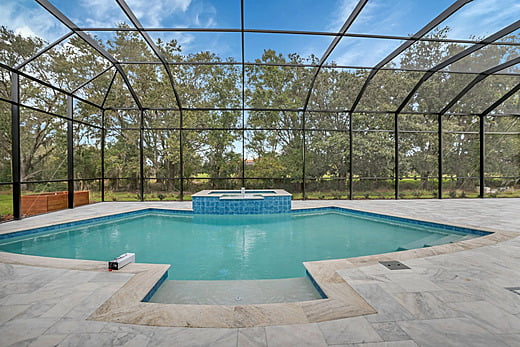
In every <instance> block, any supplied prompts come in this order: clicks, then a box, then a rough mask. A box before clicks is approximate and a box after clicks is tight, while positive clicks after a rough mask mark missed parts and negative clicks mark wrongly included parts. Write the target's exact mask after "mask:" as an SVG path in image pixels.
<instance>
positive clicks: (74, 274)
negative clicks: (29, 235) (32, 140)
mask: <svg viewBox="0 0 520 347" xmlns="http://www.w3.org/2000/svg"><path fill="white" fill-rule="evenodd" d="M319 206H339V207H345V208H354V209H360V210H365V211H373V212H378V213H383V214H390V215H395V216H402V217H411V218H418V219H423V220H430V221H436V222H441V223H446V224H455V225H461V226H468V227H474V228H481V229H484V230H494V231H497V232H496V233H495V234H492V235H490V236H486V237H484V238H480V239H476V240H467V241H463V242H460V243H457V244H450V245H443V246H436V247H431V248H425V249H421V250H413V251H405V252H399V253H392V254H386V255H381V256H370V257H361V258H353V259H347V260H338V261H323V262H312V263H307V264H306V266H307V268H308V269H309V271H310V272H311V274H313V276H315V278H316V280H317V281H318V282H319V283H320V285H322V288H323V289H324V290H325V291H326V293H327V294H329V296H330V297H331V298H335V299H333V300H341V298H344V299H345V300H347V299H348V300H351V299H353V300H352V301H353V302H354V304H352V305H351V304H350V303H351V302H352V301H348V300H347V301H348V302H342V305H343V306H341V305H340V307H342V310H343V311H336V308H337V307H338V306H337V305H332V306H331V303H330V301H327V300H318V301H316V302H315V303H313V302H306V303H300V305H295V306H277V307H274V306H273V307H269V308H267V309H266V307H265V306H268V305H265V306H263V307H258V306H261V305H257V306H256V307H254V309H252V308H251V307H249V309H252V311H257V313H258V315H256V316H251V315H250V314H249V312H248V313H246V314H244V312H246V311H247V309H248V308H247V307H246V306H243V307H238V306H237V307H233V309H229V306H227V308H228V309H227V312H226V309H225V308H226V307H224V308H222V307H221V308H218V307H217V308H216V309H215V307H214V306H213V307H211V306H209V308H208V307H199V310H198V311H197V310H196V309H197V308H196V307H195V308H193V307H191V308H189V309H188V311H186V310H185V309H186V308H180V307H179V308H180V309H179V310H173V311H172V310H171V309H163V308H162V306H168V305H162V304H147V303H138V301H139V298H141V294H142V293H140V290H141V291H142V290H143V288H146V287H147V286H149V285H153V283H152V284H151V283H148V282H147V281H153V280H154V278H156V277H157V276H160V275H161V274H162V273H163V272H164V271H165V270H166V268H167V266H162V265H146V264H132V265H129V266H128V267H125V268H124V269H123V270H122V271H118V272H107V271H106V270H105V266H106V264H104V263H100V262H89V261H81V260H54V259H50V258H40V257H30V256H21V255H15V254H9V253H1V252H0V278H1V282H0V346H9V345H14V344H16V345H17V346H18V345H20V346H25V345H34V346H47V345H53V346H54V345H59V346H69V345H73V346H81V345H88V346H120V345H128V346H130V345H135V346H147V345H148V346H161V345H164V346H170V345H172V344H174V345H179V346H196V345H210V344H213V345H218V346H267V345H268V346H278V345H280V346H293V345H294V346H296V345H298V346H305V345H307V346H327V345H347V346H349V345H359V346H416V345H419V346H440V345H442V346H457V345H460V346H490V345H493V346H517V345H518V341H520V237H517V236H516V235H518V236H520V199H484V200H401V201H393V200H386V201H385V200H373V201H339V200H335V201H293V208H305V207H319ZM148 207H150V208H151V207H157V208H168V209H190V208H191V203H190V202H147V203H114V202H110V203H99V204H95V205H88V206H82V207H79V208H76V209H74V210H66V211H59V212H54V213H50V214H46V215H41V216H34V217H30V218H27V219H24V220H22V221H16V222H9V223H4V224H1V225H0V233H5V232H11V231H15V230H23V229H27V228H33V227H38V226H43V225H48V224H52V223H58V222H66V221H73V220H78V219H84V218H90V217H93V216H100V215H105V214H107V213H110V214H113V213H120V212H125V211H132V210H136V209H141V208H148ZM379 260H401V261H402V262H403V263H405V264H406V265H407V266H409V267H410V269H408V270H395V271H392V270H389V269H387V268H386V267H384V266H382V265H381V264H379V263H378V261H379ZM349 288H350V289H349ZM508 288H509V289H508ZM511 288H513V289H511ZM514 288H516V291H515V289H514ZM114 294H115V295H114ZM330 294H332V295H330ZM333 300H332V301H333ZM317 303H318V304H317ZM320 303H321V305H320ZM332 304H333V303H332ZM143 305H144V306H143ZM155 305H157V306H155ZM283 305H287V304H283ZM349 305H350V306H349ZM169 306H178V305H169ZM186 306H195V305H186ZM290 307H292V309H288V308H290ZM143 309H144V310H145V311H143ZM190 310H191V311H190ZM208 310H210V311H211V310H217V311H215V312H214V314H208ZM244 310H246V311H244ZM349 310H350V313H351V315H352V317H351V318H342V319H335V318H337V317H334V316H335V315H338V316H342V315H344V314H345V313H348V312H345V311H349ZM229 311H233V312H229ZM132 312H133V313H132ZM143 312H145V314H143ZM172 312H173V313H172ZM202 312H204V313H202ZM192 315H193V316H192ZM136 317H138V318H136ZM143 317H144V318H143ZM219 317H220V318H219ZM226 317H227V318H226ZM229 317H232V319H231V318H229ZM237 317H242V319H243V320H242V321H240V320H236V319H239V318H237ZM251 317H256V318H251ZM270 317H271V318H270ZM272 317H275V318H276V319H278V320H279V319H285V321H284V323H283V324H277V320H271V319H272ZM215 318H216V319H217V321H218V322H220V324H222V325H224V326H245V327H244V328H239V327H229V328H218V327H216V328H194V327H192V326H195V325H193V324H192V323H190V322H198V321H200V320H201V319H208V320H210V321H208V322H206V324H201V325H200V326H212V325H211V324H213V322H212V321H213V320H215ZM128 319H138V320H139V319H140V320H141V321H134V323H140V324H139V325H138V324H121V323H117V321H127V322H128ZM227 319H231V320H227ZM331 319H332V320H331ZM306 320H307V321H306ZM172 321H175V322H184V324H178V325H180V326H177V327H169V326H161V325H172V324H162V323H161V322H172ZM309 322H311V323H309ZM142 324H148V325H142ZM174 325H175V324H174ZM222 325H214V326H222Z"/></svg>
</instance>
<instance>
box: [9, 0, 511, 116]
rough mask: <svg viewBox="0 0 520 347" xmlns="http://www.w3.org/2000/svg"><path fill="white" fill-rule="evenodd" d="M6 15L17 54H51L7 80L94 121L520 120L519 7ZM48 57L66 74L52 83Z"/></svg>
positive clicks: (162, 8) (154, 9)
mask: <svg viewBox="0 0 520 347" xmlns="http://www.w3.org/2000/svg"><path fill="white" fill-rule="evenodd" d="M0 13H3V15H1V16H2V17H3V18H2V25H3V26H4V28H3V30H4V32H3V33H2V35H3V36H4V40H3V42H4V44H16V43H12V42H9V41H8V40H7V39H6V38H7V36H8V32H11V33H13V32H14V33H16V34H20V35H21V36H23V37H26V38H31V39H32V40H34V41H35V42H37V44H36V45H35V46H36V47H37V48H38V49H37V50H35V49H32V50H25V51H24V49H23V47H20V49H18V50H17V52H16V54H2V57H1V61H0V63H1V67H2V68H3V69H5V70H9V71H19V72H21V74H22V77H23V76H25V78H28V79H31V78H34V79H36V80H39V81H43V82H45V83H48V84H49V85H50V86H54V87H58V88H60V90H63V91H65V92H66V93H71V94H73V95H74V96H75V97H77V98H78V99H79V100H82V101H86V102H88V103H90V104H91V105H92V106H93V107H95V106H99V107H102V108H105V109H127V110H128V109H136V110H143V109H148V110H154V109H155V110H168V111H172V112H181V113H182V112H190V111H191V110H199V109H211V110H223V111H229V110H238V111H242V112H248V113H249V112H251V115H249V116H251V117H252V114H253V113H252V112H255V111H261V112H269V111H279V110H284V111H288V112H295V113H296V114H297V117H299V118H301V117H304V119H306V120H307V121H309V120H312V119H318V118H319V114H320V113H330V112H332V113H349V112H369V113H372V112H374V113H381V114H387V113H410V114H414V113H419V114H429V113H432V114H487V113H496V114H505V115H518V114H520V112H519V106H518V105H519V101H518V99H519V92H518V90H519V88H520V68H519V65H518V63H519V61H520V20H518V18H520V4H519V3H518V1H516V0H502V1H493V0H473V1H471V0H459V1H453V0H452V1H448V0H439V1H417V0H401V1H386V0H360V1H355V0H334V1H333V0H331V1H322V2H317V1H310V0H305V1H301V0H288V1H276V0H269V1H248V0H243V1H238V0H233V1H229V0H228V1H221V0H218V1H217V0H213V1H209V0H204V1H203V0H170V1H159V0H147V1H144V0H127V1H124V0H115V1H101V0H96V1H86V0H85V1H65V0H53V1H47V0H36V1H28V0H22V1H14V0H7V1H4V2H2V4H1V5H0ZM36 19H37V20H36ZM48 57H53V59H54V60H55V61H57V62H61V63H62V64H61V65H51V66H46V67H45V68H44V69H43V70H42V63H41V62H42V61H44V60H45V59H47V58H48ZM68 63H70V65H67V64H68ZM68 66H71V68H70V69H69V68H67V67H68ZM72 66H73V68H72ZM78 66H80V68H78ZM223 85H225V88H223V87H222V86H223ZM302 123H304V124H305V122H302ZM304 126H305V125H304Z"/></svg>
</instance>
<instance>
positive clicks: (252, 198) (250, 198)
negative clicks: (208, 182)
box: [191, 188, 292, 214]
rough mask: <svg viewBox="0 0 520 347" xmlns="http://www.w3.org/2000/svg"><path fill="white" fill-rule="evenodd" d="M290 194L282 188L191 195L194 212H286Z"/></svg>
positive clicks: (204, 192) (201, 192)
mask: <svg viewBox="0 0 520 347" xmlns="http://www.w3.org/2000/svg"><path fill="white" fill-rule="evenodd" d="M291 197H292V195H291V194H289V193H288V192H286V191H285V190H283V189H269V190H246V189H245V188H242V189H241V190H203V191H200V192H198V193H196V194H193V195H192V196H191V199H192V206H193V213H195V214H271V213H288V212H290V210H291Z"/></svg>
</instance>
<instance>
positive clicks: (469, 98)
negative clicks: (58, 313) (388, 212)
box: [0, 27, 520, 191]
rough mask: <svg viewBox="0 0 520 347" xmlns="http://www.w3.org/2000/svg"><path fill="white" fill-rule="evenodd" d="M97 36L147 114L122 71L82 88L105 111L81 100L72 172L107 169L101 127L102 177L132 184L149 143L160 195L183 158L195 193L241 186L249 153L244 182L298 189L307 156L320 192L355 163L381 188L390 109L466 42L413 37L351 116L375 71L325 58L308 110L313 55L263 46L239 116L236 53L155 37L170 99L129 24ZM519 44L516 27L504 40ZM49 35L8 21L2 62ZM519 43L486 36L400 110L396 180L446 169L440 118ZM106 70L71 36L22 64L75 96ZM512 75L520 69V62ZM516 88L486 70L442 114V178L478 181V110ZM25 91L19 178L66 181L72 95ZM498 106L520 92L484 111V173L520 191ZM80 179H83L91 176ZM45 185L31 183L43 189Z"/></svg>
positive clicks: (2, 82) (4, 160) (509, 105)
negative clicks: (327, 63)
mask: <svg viewBox="0 0 520 347" xmlns="http://www.w3.org/2000/svg"><path fill="white" fill-rule="evenodd" d="M448 31H449V29H448V28H445V29H442V30H437V31H435V32H434V33H432V34H431V37H432V38H439V39H443V38H446V37H447V33H448ZM97 40H98V42H99V44H100V45H101V46H102V47H103V48H104V49H105V50H106V51H107V52H109V53H110V54H111V55H113V56H114V57H115V58H116V59H117V60H119V61H121V62H122V63H121V67H122V69H123V70H124V71H125V73H126V75H127V76H128V78H129V81H130V83H131V85H132V87H133V89H134V91H135V94H136V95H137V97H138V99H139V101H140V103H141V104H142V106H143V108H144V110H143V111H142V112H141V111H140V110H135V109H132V108H135V107H136V104H135V102H134V100H133V97H132V95H131V93H130V91H129V90H128V88H127V87H126V86H125V83H124V81H123V79H122V77H121V76H120V75H119V74H115V75H114V69H111V70H109V71H108V72H105V73H104V74H101V75H99V76H98V77H96V78H95V79H94V80H92V81H91V82H90V83H88V84H86V85H84V86H83V87H82V88H80V89H79V91H78V93H77V95H78V96H80V97H81V98H83V99H85V100H88V101H91V102H93V103H95V104H98V105H101V104H103V106H104V107H105V108H106V111H105V114H104V119H103V118H102V112H101V111H100V110H99V109H98V108H96V107H94V106H92V105H89V104H88V103H85V102H82V101H80V100H76V101H75V103H74V120H75V121H77V122H75V124H74V166H75V177H76V178H78V179H79V178H81V179H88V178H95V177H100V176H101V143H102V131H101V127H103V126H104V127H105V129H106V131H105V138H104V141H105V152H104V156H105V177H107V178H113V179H111V180H109V181H107V184H108V185H109V188H110V189H113V190H135V189H136V188H137V186H138V182H139V177H140V145H141V141H142V144H143V153H144V160H143V165H144V176H145V177H146V178H150V180H147V187H148V188H149V189H152V190H156V191H175V190H176V189H178V186H179V180H178V178H179V177H181V166H182V171H183V172H182V176H183V177H185V178H189V179H187V180H186V189H187V190H190V189H194V190H195V189H198V188H200V187H203V186H204V187H206V186H208V187H209V186H212V187H215V188H223V187H228V186H229V187H231V186H233V187H234V186H239V185H240V180H238V179H237V178H239V177H241V175H242V167H243V159H250V160H249V162H248V165H245V171H244V175H245V177H246V179H247V178H251V180H248V181H247V182H248V185H250V186H252V187H254V186H256V187H260V186H268V185H273V184H274V185H286V187H287V189H292V190H297V189H298V188H297V187H298V186H299V183H301V178H302V175H303V170H304V169H303V168H304V162H303V160H304V159H303V158H304V156H303V153H304V151H305V176H306V177H307V178H308V179H309V180H310V182H312V183H310V187H313V188H312V189H315V190H338V191H342V190H346V189H347V185H348V182H347V178H348V176H349V170H350V161H351V160H352V167H353V175H354V177H356V179H358V180H359V181H360V182H361V181H363V180H366V182H368V183H367V185H365V186H361V185H360V186H359V189H361V190H370V189H378V187H379V186H378V184H382V186H381V187H383V186H384V184H385V182H388V180H387V179H391V178H392V177H393V176H394V161H395V157H394V156H395V151H394V144H395V135H396V134H395V131H394V127H395V123H394V122H395V119H394V113H393V112H392V111H393V110H395V109H396V108H397V107H398V106H399V105H400V104H401V102H402V101H403V100H404V98H405V96H406V95H407V94H408V93H409V91H410V90H411V89H412V88H413V86H414V85H415V84H416V83H417V82H418V81H419V79H420V78H421V77H422V76H423V75H424V72H420V71H417V70H427V69H429V68H432V67H434V66H435V65H437V64H438V63H440V62H442V61H444V60H445V59H447V58H449V57H450V56H452V55H453V54H455V53H457V52H460V51H461V50H463V49H464V48H466V46H463V45H462V44H457V43H448V42H439V41H421V42H417V43H415V44H414V45H412V46H411V47H410V49H408V50H406V51H405V52H403V53H402V54H401V55H400V56H399V57H398V58H397V59H395V60H394V61H393V62H392V63H390V64H388V65H387V66H385V69H383V70H381V71H379V72H378V73H377V74H376V76H375V78H374V79H373V80H372V81H371V82H370V83H369V84H368V88H367V89H366V91H365V93H364V95H363V96H362V98H361V100H360V102H359V104H358V106H357V108H356V110H355V113H354V114H353V116H352V118H350V117H349V115H348V113H347V112H346V110H348V109H349V107H350V106H351V105H352V104H353V102H354V100H355V98H356V96H357V95H358V93H359V91H360V89H361V86H362V85H363V84H364V82H365V80H366V79H367V77H368V75H369V73H370V70H367V69H353V68H338V67H334V66H332V67H324V68H323V69H321V71H320V73H319V75H318V78H317V80H316V83H315V84H314V88H313V89H312V94H311V97H310V99H309V104H308V111H307V112H306V113H305V114H303V113H302V112H301V111H298V110H301V109H302V106H303V104H304V102H305V98H306V96H307V92H308V90H309V86H310V83H311V80H312V77H313V74H314V71H315V70H314V69H315V68H314V67H312V65H313V64H314V65H315V64H317V62H318V58H317V57H315V56H309V57H302V56H300V55H298V54H296V53H294V54H289V55H287V56H285V55H283V54H280V53H277V52H275V51H274V50H270V49H266V50H265V51H264V52H263V54H262V56H261V57H259V58H257V59H256V60H255V61H254V62H252V64H246V65H245V66H244V106H245V108H246V109H247V110H245V111H242V110H241V108H242V101H243V100H242V66H241V64H240V63H239V62H236V61H235V60H233V59H232V58H224V57H220V56H218V55H216V54H215V53H212V52H208V51H201V52H197V53H183V49H182V47H181V46H180V45H179V44H178V43H177V42H176V41H175V40H171V41H163V40H161V39H158V40H157V42H156V45H157V46H158V47H159V49H160V51H161V53H162V54H163V55H164V56H165V58H166V60H167V61H170V62H174V63H178V64H171V65H170V66H169V67H170V69H171V75H172V76H173V79H174V86H175V91H176V92H177V96H176V95H175V92H174V90H173V88H172V86H171V83H170V80H169V78H168V72H167V71H166V70H165V68H164V67H163V66H162V65H161V64H143V63H144V62H149V61H153V62H157V61H158V58H157V57H156V56H155V55H154V53H153V52H152V51H151V50H150V49H149V48H148V47H147V45H146V43H145V42H144V41H143V40H142V39H141V38H140V36H139V33H137V32H132V31H123V30H122V31H118V32H116V33H114V35H113V36H112V37H111V38H110V39H104V40H102V39H101V38H97ZM518 40H519V37H518V36H514V35H513V36H510V37H507V38H504V39H503V41H509V42H518ZM47 44H48V43H47V42H45V41H44V40H42V39H40V38H36V37H24V36H20V35H18V34H16V33H14V32H13V31H12V30H9V29H8V28H5V27H1V29H0V61H1V62H2V63H4V64H6V65H9V66H16V65H17V64H20V63H21V62H23V61H24V60H26V59H28V58H30V57H32V56H34V55H35V54H36V53H37V52H38V51H39V50H41V49H42V48H43V47H45V46H46V45H47ZM516 47H517V46H508V45H488V46H486V47H485V48H482V49H480V50H478V51H477V52H475V53H474V54H472V55H471V56H469V57H466V58H464V59H462V60H461V61H459V62H457V63H455V64H452V65H450V66H448V67H447V68H446V69H444V70H442V71H441V72H439V73H436V74H434V75H433V76H432V77H431V78H429V79H428V80H427V81H426V82H425V83H424V84H423V85H422V86H421V88H420V89H419V90H418V91H417V93H416V94H415V95H414V96H413V97H412V99H411V100H410V101H409V102H408V103H407V105H406V106H405V107H404V109H403V113H401V114H400V115H399V118H398V129H399V153H398V155H399V162H400V168H399V169H400V175H401V176H409V177H415V178H418V180H419V181H420V182H421V183H420V187H422V188H423V189H431V185H432V184H433V183H432V182H434V177H436V176H437V175H438V174H437V171H438V160H437V158H438V153H439V148H438V144H439V139H438V132H437V130H438V120H437V115H436V113H437V112H439V110H441V109H442V108H443V107H444V106H445V105H446V104H447V103H448V102H449V101H450V100H451V98H453V97H454V96H455V95H457V94H458V93H459V92H460V91H461V90H462V89H463V88H464V87H465V86H466V85H467V84H468V83H469V82H470V81H471V80H473V78H475V76H476V74H478V73H480V72H481V71H483V70H485V69H487V68H490V67H493V66H495V65H498V64H500V63H502V62H504V61H507V60H510V59H512V58H515V57H517V56H518V50H517V48H516ZM368 53H369V52H367V54H368ZM215 63H218V64H215ZM309 65H310V66H309ZM109 66H110V65H109V63H108V62H107V61H106V60H105V59H103V58H102V57H100V55H99V54H98V53H97V52H95V50H94V49H92V48H91V47H90V46H88V45H87V44H86V43H85V42H84V41H83V40H81V39H80V38H79V37H77V36H75V35H73V36H71V37H70V38H69V39H68V40H66V41H65V42H64V43H62V44H60V45H58V46H56V47H55V48H53V49H51V50H50V51H48V52H47V53H44V54H42V55H41V56H40V57H38V58H37V59H35V60H34V61H32V62H30V63H29V64H27V65H26V66H24V67H23V68H22V69H21V71H23V72H25V73H27V74H30V75H33V76H35V77H37V78H39V79H41V80H44V81H47V82H49V83H51V84H53V85H55V86H56V87H58V88H61V89H63V90H68V91H72V90H75V89H76V88H78V87H80V86H82V85H83V84H84V83H85V82H87V81H88V80H90V79H91V78H94V77H95V76H97V75H98V74H99V73H100V72H102V71H103V70H105V69H107V68H108V67H109ZM507 72H508V73H518V72H520V71H519V68H518V67H513V68H510V69H509V70H508V71H507ZM0 74H1V75H0V97H1V98H2V99H4V100H9V99H10V97H11V96H10V93H11V85H10V72H9V71H8V70H6V69H1V68H0ZM114 76H115V77H114ZM517 83H518V79H517V77H516V76H507V75H496V76H490V77H488V78H486V79H484V80H483V81H481V82H480V83H478V84H477V85H476V86H475V88H474V89H473V90H472V91H470V92H469V93H468V94H466V96H464V97H463V98H462V99H461V100H460V101H459V102H458V103H457V104H455V105H454V106H453V107H452V108H451V109H450V110H449V113H450V114H448V115H444V116H443V117H442V128H443V134H442V137H443V168H444V170H443V173H444V174H445V175H447V176H450V177H455V178H456V182H457V183H456V185H458V186H457V187H459V188H460V187H462V188H464V189H469V190H470V189H474V187H475V185H478V180H476V179H472V177H478V171H479V162H480V159H479V146H480V141H479V118H478V114H480V112H482V111H483V110H484V109H485V108H486V107H488V106H489V105H490V104H492V103H493V102H494V101H496V100H497V99H498V98H500V97H501V96H502V95H504V94H505V93H506V92H507V91H508V90H510V89H511V88H512V87H514V86H515V85H516V84H517ZM20 90H21V92H20V96H21V103H22V104H23V105H26V106H29V107H22V108H21V124H20V126H21V131H20V136H21V143H22V146H21V175H22V181H46V180H56V179H65V178H67V162H66V160H67V145H66V138H67V136H66V132H67V124H66V120H65V119H63V118H59V117H56V116H54V115H62V116H65V115H66V105H67V99H66V96H65V95H64V94H63V93H60V92H59V91H56V90H54V89H52V88H48V87H46V86H43V85H41V84H39V83H37V82H34V81H32V80H30V79H28V78H25V77H23V76H22V77H21V84H20ZM177 97H178V99H177ZM179 103H180V105H181V106H182V107H183V110H182V117H181V112H180V111H179V110H178V106H179ZM10 107H11V106H10V104H9V103H8V102H6V101H0V112H1V115H2V116H1V118H0V122H1V123H0V126H1V129H2V131H1V132H0V136H1V138H0V153H1V163H0V165H1V166H0V181H1V182H10V181H11V176H10V162H9V160H10V151H11V131H10V122H11V117H10V116H11V113H10ZM165 109H169V110H165ZM215 109H216V110H215ZM266 109H272V110H266ZM37 110H41V111H43V112H39V111H37ZM458 113H463V114H465V115H457V114H458ZM467 113H471V115H466V114H467ZM501 113H505V114H517V115H518V114H520V102H519V97H518V95H516V96H515V97H513V98H511V99H510V100H508V101H507V102H505V103H504V104H502V105H500V106H499V107H498V108H497V109H496V110H495V112H494V113H493V114H490V115H488V116H486V118H485V130H486V132H487V133H489V134H488V135H486V175H487V176H489V177H501V178H500V179H499V182H498V183H496V184H497V185H498V186H514V185H518V183H519V177H520V140H519V135H518V133H519V132H520V123H519V117H518V116H508V117H501V116H499V114H501ZM141 117H142V118H141ZM350 122H352V124H350ZM90 125H93V126H90ZM350 127H352V135H353V137H352V158H351V157H350V143H351V139H350V137H349V136H350V133H349V129H350ZM141 129H143V130H141ZM508 133H509V134H508ZM181 145H182V146H181ZM242 150H244V153H242ZM181 157H182V163H181ZM119 178H121V179H119ZM378 182H379V183H378ZM78 184H79V185H82V184H83V185H86V186H88V182H87V181H85V182H79V183H78ZM313 184H314V186H313ZM464 185H465V186H464ZM49 186H50V185H49V184H44V185H41V186H37V185H33V186H31V187H33V188H32V189H33V190H38V189H42V190H43V189H49ZM38 187H39V188H38ZM27 189H29V188H27Z"/></svg>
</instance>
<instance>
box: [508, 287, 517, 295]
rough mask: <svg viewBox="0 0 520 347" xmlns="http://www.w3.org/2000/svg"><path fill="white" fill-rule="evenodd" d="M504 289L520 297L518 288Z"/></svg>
mask: <svg viewBox="0 0 520 347" xmlns="http://www.w3.org/2000/svg"><path fill="white" fill-rule="evenodd" d="M506 289H507V290H510V291H512V292H513V293H515V294H518V295H520V287H511V288H506Z"/></svg>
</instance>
